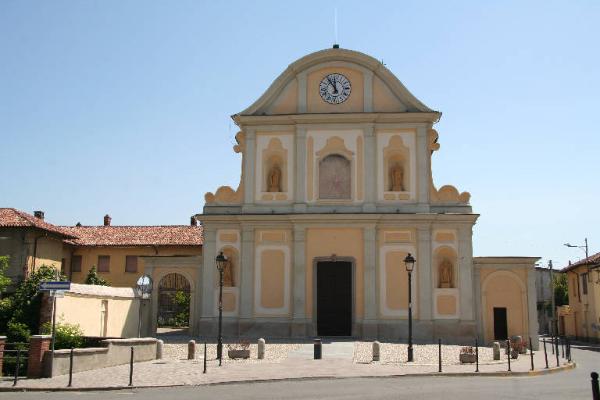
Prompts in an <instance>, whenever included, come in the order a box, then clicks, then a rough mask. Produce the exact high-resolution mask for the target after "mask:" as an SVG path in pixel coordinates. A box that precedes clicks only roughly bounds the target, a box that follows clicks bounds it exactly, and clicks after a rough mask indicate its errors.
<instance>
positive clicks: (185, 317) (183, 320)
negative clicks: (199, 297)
mask: <svg viewBox="0 0 600 400" xmlns="http://www.w3.org/2000/svg"><path fill="white" fill-rule="evenodd" d="M173 304H174V305H175V308H176V310H177V311H176V314H175V317H173V324H172V325H173V326H178V327H179V326H188V324H189V321H190V294H189V293H185V292H182V291H180V290H178V291H177V292H175V295H174V296H173Z"/></svg>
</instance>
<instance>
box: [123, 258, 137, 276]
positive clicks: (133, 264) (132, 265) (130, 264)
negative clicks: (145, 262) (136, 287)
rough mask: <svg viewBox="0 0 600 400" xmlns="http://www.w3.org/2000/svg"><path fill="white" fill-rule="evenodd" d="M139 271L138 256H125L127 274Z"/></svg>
mask: <svg viewBox="0 0 600 400" xmlns="http://www.w3.org/2000/svg"><path fill="white" fill-rule="evenodd" d="M137 271H138V256H125V272H137Z"/></svg>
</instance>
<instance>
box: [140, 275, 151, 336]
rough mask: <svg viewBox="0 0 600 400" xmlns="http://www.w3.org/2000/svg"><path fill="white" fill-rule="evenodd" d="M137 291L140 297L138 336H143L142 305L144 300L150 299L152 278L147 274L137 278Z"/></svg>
mask: <svg viewBox="0 0 600 400" xmlns="http://www.w3.org/2000/svg"><path fill="white" fill-rule="evenodd" d="M136 292H137V295H138V297H139V299H140V304H139V309H138V311H139V312H138V337H142V317H143V316H142V306H143V304H144V300H146V299H149V298H150V293H152V278H151V277H150V276H148V275H145V274H144V275H142V276H140V277H139V279H138V280H137V284H136Z"/></svg>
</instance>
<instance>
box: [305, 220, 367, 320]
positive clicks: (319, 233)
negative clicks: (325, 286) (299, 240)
mask: <svg viewBox="0 0 600 400" xmlns="http://www.w3.org/2000/svg"><path fill="white" fill-rule="evenodd" d="M363 247H364V243H363V233H362V229H355V228H310V229H307V230H306V315H307V316H308V317H309V318H311V317H312V307H313V302H312V296H313V279H314V278H313V261H314V259H315V257H331V255H332V254H336V255H337V256H338V257H354V259H355V260H356V268H355V275H354V276H353V279H354V282H355V286H354V288H355V301H356V303H355V305H354V307H355V311H356V317H357V318H361V317H362V316H363V311H364V304H363V303H364V300H363V299H364V296H363V290H364V289H363V288H364V280H363V268H364V264H363Z"/></svg>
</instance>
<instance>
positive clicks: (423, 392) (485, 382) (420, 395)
mask: <svg viewBox="0 0 600 400" xmlns="http://www.w3.org/2000/svg"><path fill="white" fill-rule="evenodd" d="M573 359H574V360H575V362H576V363H577V368H576V369H574V370H570V371H565V372H560V373H555V374H550V375H544V376H539V377H519V378H508V377H502V378H501V377H499V378H478V377H464V378H459V377H448V378H444V377H407V378H404V377H399V378H377V379H360V378H359V379H334V380H302V381H291V382H290V381H288V382H269V383H247V384H226V385H214V386H201V387H181V388H169V389H140V390H121V391H114V392H52V393H40V392H30V393H0V399H2V400H10V399H19V400H29V399H32V400H33V399H36V400H39V399H48V400H59V399H60V400H65V399H66V400H69V399H78V400H112V399H118V400H130V399H131V400H138V399H140V400H141V399H143V400H184V399H193V400H201V399H218V400H229V399H261V400H263V399H290V400H291V399H411V400H418V399H443V400H451V399H466V400H476V399H485V400H495V399H535V400H548V399H563V400H564V399H568V400H576V399H591V398H592V394H591V393H592V392H591V384H590V372H591V371H593V370H595V371H600V348H598V347H590V346H573Z"/></svg>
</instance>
